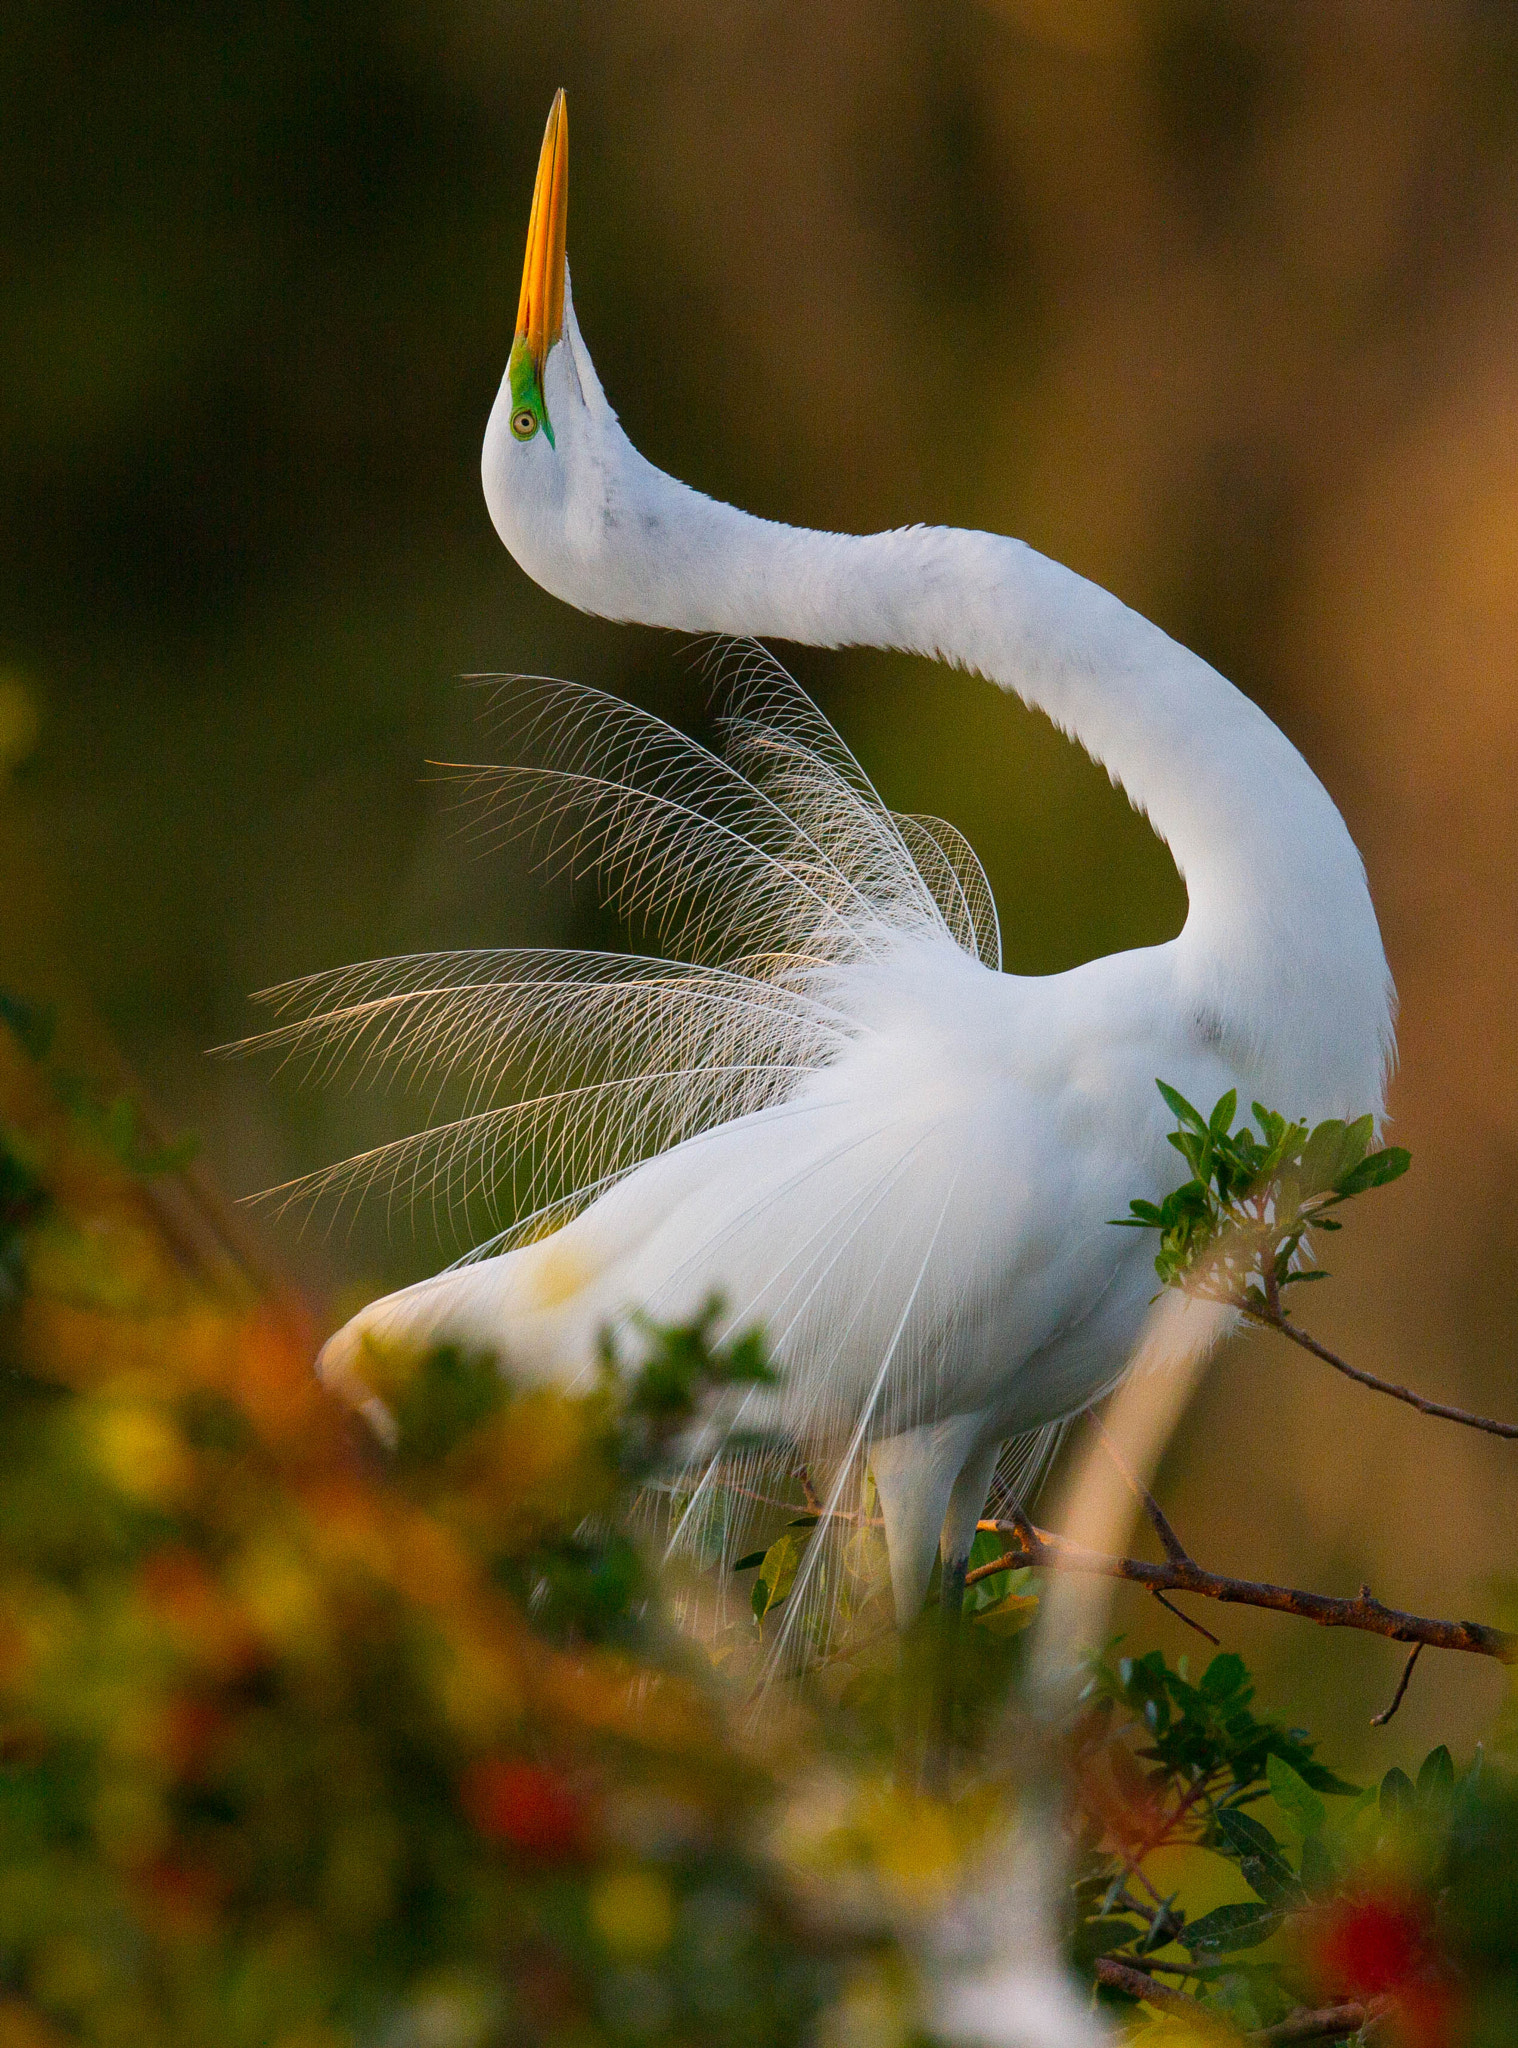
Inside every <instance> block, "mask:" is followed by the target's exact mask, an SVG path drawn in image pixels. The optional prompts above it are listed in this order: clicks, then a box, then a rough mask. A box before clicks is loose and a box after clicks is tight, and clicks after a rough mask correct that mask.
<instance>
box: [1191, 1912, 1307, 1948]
mask: <svg viewBox="0 0 1518 2048" xmlns="http://www.w3.org/2000/svg"><path fill="white" fill-rule="evenodd" d="M1281 1918H1282V1915H1281V1910H1280V1908H1279V1907H1278V1906H1266V1905H1255V1904H1254V1903H1252V1902H1251V1903H1248V1904H1244V1905H1238V1906H1214V1907H1213V1909H1212V1911H1211V1912H1210V1913H1204V1914H1203V1915H1202V1917H1201V1919H1200V1920H1193V1921H1191V1922H1190V1923H1189V1924H1188V1925H1187V1928H1186V1931H1185V1933H1184V1934H1183V1935H1182V1936H1181V1943H1182V1946H1183V1947H1184V1948H1185V1949H1186V1951H1187V1953H1188V1954H1189V1955H1192V1956H1224V1955H1232V1954H1233V1952H1234V1951H1235V1950H1236V1949H1242V1948H1258V1947H1259V1945H1260V1943H1261V1942H1262V1941H1269V1939H1270V1937H1271V1936H1272V1935H1273V1934H1274V1933H1275V1931H1276V1929H1277V1928H1278V1927H1279V1926H1280V1924H1281Z"/></svg>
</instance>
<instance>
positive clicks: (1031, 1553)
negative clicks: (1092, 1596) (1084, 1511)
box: [965, 1514, 1518, 1664]
mask: <svg viewBox="0 0 1518 2048" xmlns="http://www.w3.org/2000/svg"><path fill="white" fill-rule="evenodd" d="M980 1526H981V1527H982V1528H983V1529H994V1530H996V1531H997V1533H998V1534H1001V1535H1010V1536H1015V1537H1016V1538H1017V1540H1018V1544H1019V1548H1017V1549H1016V1550H1009V1551H1007V1552H1006V1554H1005V1555H1004V1556H1002V1557H998V1558H994V1559H993V1560H992V1561H991V1563H989V1564H983V1565H980V1566H978V1567H977V1569H976V1570H974V1571H973V1572H969V1573H967V1574H966V1579H965V1583H966V1584H967V1585H973V1584H974V1583H975V1582H976V1580H977V1579H988V1578H991V1577H992V1576H993V1575H994V1574H995V1573H997V1572H1006V1571H1018V1570H1021V1569H1022V1568H1024V1567H1026V1566H1031V1567H1032V1568H1034V1569H1035V1570H1038V1571H1056V1572H1061V1571H1063V1572H1090V1573H1094V1574H1096V1575H1098V1576H1100V1577H1103V1578H1109V1579H1127V1580H1129V1581H1130V1582H1131V1583H1132V1584H1134V1585H1136V1586H1143V1587H1145V1588H1146V1589H1147V1590H1148V1591H1149V1592H1151V1593H1155V1592H1158V1593H1196V1594H1198V1595H1200V1597H1201V1598H1202V1599H1204V1600H1221V1601H1225V1602H1228V1603H1231V1604H1233V1605H1236V1606H1241V1607H1264V1608H1268V1609H1270V1610H1271V1611H1272V1612H1274V1613H1277V1614H1295V1615H1298V1616H1300V1617H1301V1618H1302V1619H1303V1620H1304V1621H1315V1622H1317V1623H1318V1625H1319V1626H1320V1627H1322V1628H1353V1629H1363V1630H1364V1631H1365V1632H1366V1633H1367V1634H1369V1635H1375V1636H1386V1637H1388V1638H1389V1639H1390V1640H1391V1641H1392V1642H1394V1643H1428V1644H1429V1645H1431V1646H1432V1647H1433V1648H1434V1649H1436V1650H1466V1651H1468V1652H1470V1654H1471V1655H1473V1656H1477V1657H1495V1658H1496V1659H1497V1661H1498V1662H1499V1663H1502V1664H1518V1635H1512V1634H1510V1633H1509V1632H1508V1631H1507V1630H1506V1629H1500V1628H1490V1627H1488V1626H1487V1624H1486V1623H1484V1622H1480V1621H1438V1620H1432V1619H1430V1618H1428V1617H1427V1616H1424V1615H1419V1614H1404V1613H1402V1612H1401V1611H1400V1609H1398V1608H1395V1607H1385V1606H1383V1605H1382V1603H1381V1602H1380V1601H1379V1600H1376V1599H1373V1598H1372V1597H1371V1592H1370V1588H1369V1587H1368V1586H1362V1587H1361V1588H1360V1590H1359V1592H1358V1593H1357V1594H1356V1595H1355V1596H1354V1598H1353V1599H1352V1600H1341V1599H1335V1598H1334V1597H1333V1596H1332V1595H1330V1594H1327V1593H1305V1592H1301V1591H1299V1590H1297V1589H1296V1588H1295V1587H1292V1586H1273V1585H1270V1584H1268V1583H1266V1582H1264V1581H1261V1580H1255V1579H1233V1578H1228V1577H1226V1576H1225V1575H1224V1574H1223V1573H1221V1572H1210V1571H1207V1570H1205V1569H1204V1568H1203V1567H1202V1566H1201V1565H1199V1564H1196V1563H1194V1562H1192V1560H1191V1559H1189V1558H1188V1559H1187V1560H1186V1561H1185V1562H1184V1563H1181V1562H1179V1561H1178V1560H1176V1559H1174V1558H1169V1559H1167V1560H1166V1562H1165V1563H1164V1564H1150V1563H1148V1562H1146V1561H1145V1560H1144V1559H1142V1558H1136V1557H1109V1556H1107V1555H1106V1554H1105V1553H1104V1552H1102V1551H1098V1550H1087V1549H1086V1548H1085V1547H1084V1545H1082V1544H1079V1543H1071V1542H1070V1541H1068V1539H1067V1538H1065V1537H1063V1536H1054V1535H1051V1534H1050V1533H1049V1532H1048V1531H1047V1530H1044V1529H1035V1528H1034V1527H1033V1525H1032V1523H1030V1522H1029V1521H1028V1519H1027V1517H1026V1516H1025V1515H1022V1514H1016V1515H1014V1516H1013V1518H1012V1520H1011V1522H1010V1523H1006V1522H982V1523H981V1525H980Z"/></svg>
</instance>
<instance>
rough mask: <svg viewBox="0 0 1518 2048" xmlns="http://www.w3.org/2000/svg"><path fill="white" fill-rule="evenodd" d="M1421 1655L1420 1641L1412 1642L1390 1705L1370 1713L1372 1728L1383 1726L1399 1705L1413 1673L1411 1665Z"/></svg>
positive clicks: (1421, 1646)
mask: <svg viewBox="0 0 1518 2048" xmlns="http://www.w3.org/2000/svg"><path fill="white" fill-rule="evenodd" d="M1422 1655H1423V1645H1422V1644H1421V1643H1414V1644H1413V1646H1412V1648H1411V1649H1410V1650H1409V1651H1408V1653H1407V1662H1406V1663H1405V1664H1404V1665H1403V1667H1402V1676H1401V1677H1400V1678H1399V1679H1398V1680H1397V1690H1396V1691H1395V1692H1394V1693H1393V1694H1392V1696H1391V1705H1390V1706H1389V1707H1383V1708H1382V1710H1381V1712H1380V1713H1379V1714H1372V1715H1371V1717H1370V1725H1371V1727H1372V1728H1384V1727H1385V1726H1386V1724H1387V1722H1388V1721H1389V1720H1390V1719H1391V1717H1392V1715H1393V1714H1395V1713H1396V1711H1397V1709H1398V1707H1400V1706H1401V1704H1402V1695H1403V1694H1404V1693H1405V1692H1406V1691H1407V1681H1408V1680H1409V1679H1410V1678H1411V1677H1412V1675H1413V1666H1414V1665H1415V1664H1416V1663H1417V1661H1418V1659H1419V1658H1420V1657H1421V1656H1422Z"/></svg>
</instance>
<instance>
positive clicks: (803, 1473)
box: [796, 1465, 822, 1515]
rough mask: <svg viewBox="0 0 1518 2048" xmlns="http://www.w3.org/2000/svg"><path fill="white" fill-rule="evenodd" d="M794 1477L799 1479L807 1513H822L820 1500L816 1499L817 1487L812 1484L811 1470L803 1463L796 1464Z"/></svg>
mask: <svg viewBox="0 0 1518 2048" xmlns="http://www.w3.org/2000/svg"><path fill="white" fill-rule="evenodd" d="M796 1477H797V1478H798V1479H799V1480H800V1481H801V1492H802V1496H803V1498H804V1499H805V1501H806V1505H807V1511H808V1513H809V1514H813V1515H820V1514H821V1513H822V1502H821V1501H820V1500H819V1499H818V1497H817V1489H816V1487H815V1486H813V1484H812V1475H811V1472H810V1471H809V1469H808V1468H807V1467H806V1466H805V1465H798V1466H797V1467H796Z"/></svg>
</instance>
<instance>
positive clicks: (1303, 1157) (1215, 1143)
mask: <svg viewBox="0 0 1518 2048" xmlns="http://www.w3.org/2000/svg"><path fill="white" fill-rule="evenodd" d="M1155 1085H1156V1087H1157V1088H1158V1089H1159V1091H1160V1094H1161V1095H1162V1096H1163V1097H1164V1099H1165V1102H1166V1104H1167V1106H1168V1107H1169V1108H1170V1110H1171V1111H1172V1112H1173V1113H1174V1115H1175V1116H1176V1118H1177V1120H1178V1128H1177V1129H1176V1130H1174V1131H1172V1132H1171V1133H1170V1143H1171V1144H1172V1145H1173V1146H1174V1147H1175V1149H1176V1150H1177V1151H1178V1152H1179V1153H1180V1155H1181V1157H1182V1158H1183V1159H1184V1160H1185V1161H1186V1164H1187V1165H1188V1166H1189V1167H1190V1168H1191V1174H1192V1177H1191V1179H1190V1180H1188V1181H1186V1182H1184V1183H1183V1184H1182V1185H1181V1186H1180V1187H1178V1188H1176V1189H1175V1190H1173V1192H1172V1193H1170V1194H1168V1195H1167V1196H1166V1197H1165V1199H1164V1201H1163V1202H1147V1201H1133V1202H1130V1203H1129V1205H1128V1207H1129V1210H1130V1212H1131V1213H1130V1214H1129V1215H1127V1216H1123V1217H1114V1218H1113V1221H1114V1223H1116V1224H1117V1225H1118V1226H1119V1227H1120V1228H1126V1229H1130V1230H1157V1231H1158V1232H1159V1233H1160V1249H1159V1252H1158V1254H1157V1255H1156V1258H1155V1261H1154V1269H1155V1272H1156V1273H1157V1274H1158V1275H1159V1277H1160V1279H1161V1280H1162V1281H1163V1282H1164V1284H1165V1285H1166V1286H1167V1287H1179V1288H1180V1289H1181V1290H1182V1292H1183V1293H1186V1294H1191V1295H1195V1296H1196V1297H1197V1298H1198V1299H1200V1300H1204V1301H1217V1302H1222V1303H1223V1304H1224V1305H1225V1306H1226V1307H1228V1308H1232V1309H1236V1310H1237V1311H1238V1313H1239V1314H1240V1315H1241V1316H1245V1317H1247V1319H1248V1320H1249V1321H1250V1322H1252V1323H1258V1324H1261V1325H1262V1326H1263V1327H1264V1328H1266V1329H1269V1330H1278V1331H1279V1332H1280V1334H1281V1335H1282V1336H1283V1337H1288V1338H1290V1340H1291V1342H1292V1343H1293V1344H1297V1345H1300V1346H1301V1348H1302V1349H1303V1350H1304V1351H1309V1352H1311V1353H1312V1355H1313V1357H1314V1358H1320V1359H1322V1360H1323V1362H1324V1364H1325V1365H1331V1366H1332V1367H1333V1368H1334V1370H1335V1371H1336V1372H1342V1373H1343V1374H1344V1375H1345V1376H1346V1378H1348V1379H1352V1380H1354V1381H1356V1382H1357V1383H1358V1384H1359V1385H1360V1386H1362V1387H1370V1388H1371V1389H1372V1390H1373V1391H1374V1392H1376V1393H1378V1394H1389V1395H1390V1396H1391V1397H1392V1399H1393V1400H1395V1401H1403V1402H1406V1404H1407V1405H1408V1406H1409V1407H1411V1408H1416V1409H1417V1410H1418V1412H1419V1414H1420V1415H1432V1416H1437V1417H1438V1418H1439V1419H1440V1420H1442V1421H1445V1422H1459V1423H1463V1424H1464V1425H1465V1426H1466V1427H1467V1428H1469V1429H1480V1430H1485V1431H1486V1432H1487V1434H1488V1435H1490V1436H1500V1437H1507V1438H1510V1439H1511V1438H1518V1423H1512V1422H1498V1421H1496V1420H1494V1419H1493V1418H1492V1417H1491V1416H1488V1415H1476V1414H1474V1413H1472V1411H1471V1410H1470V1409H1468V1408H1457V1407H1455V1406H1453V1405H1452V1404H1451V1403H1448V1402H1444V1401H1431V1400H1429V1399H1428V1398H1427V1397H1426V1396H1425V1395H1422V1394H1419V1393H1415V1392H1414V1391H1413V1389H1412V1388H1411V1387H1403V1386H1399V1385H1397V1384H1396V1382H1395V1381H1392V1380H1386V1379H1382V1378H1381V1377H1380V1375H1379V1374H1377V1373H1371V1372H1366V1371H1364V1370H1363V1369H1362V1368H1361V1367H1359V1366H1354V1365H1351V1364H1349V1362H1348V1360H1346V1359H1343V1358H1341V1357H1340V1356H1339V1355H1338V1353H1337V1352H1335V1351H1330V1350H1329V1348H1328V1346H1327V1345H1326V1344H1322V1343H1320V1342H1319V1341H1318V1339H1317V1338H1316V1337H1312V1336H1309V1335H1308V1333H1307V1332H1306V1331H1305V1330H1303V1329H1300V1328H1299V1327H1298V1326H1297V1324H1296V1323H1295V1322H1294V1321H1293V1320H1292V1319H1291V1314H1290V1311H1289V1310H1288V1308H1287V1307H1286V1305H1285V1296H1286V1290H1287V1289H1288V1288H1291V1287H1301V1286H1304V1285H1306V1284H1307V1283H1308V1282H1310V1281H1315V1280H1326V1279H1327V1278H1328V1274H1327V1272H1326V1271H1325V1270H1324V1268H1323V1267H1322V1266H1321V1265H1319V1264H1318V1263H1317V1262H1316V1260H1315V1259H1312V1245H1311V1233H1312V1232H1314V1231H1332V1230H1339V1229H1342V1227H1343V1226H1342V1224H1341V1223H1340V1221H1339V1219H1338V1218H1337V1217H1336V1216H1334V1215H1332V1214H1331V1213H1330V1212H1331V1211H1332V1210H1334V1209H1337V1208H1339V1207H1340V1206H1341V1205H1342V1204H1343V1203H1345V1202H1348V1201H1352V1200H1353V1199H1354V1197H1355V1196H1356V1195H1363V1194H1368V1193H1369V1192H1370V1190H1371V1189H1372V1188H1381V1187H1385V1186H1387V1185H1388V1183H1390V1182H1391V1181H1394V1180H1399V1179H1400V1178H1401V1176H1402V1175H1403V1174H1404V1173H1406V1171H1407V1169H1408V1167H1409V1165H1410V1164H1411V1163H1412V1162H1411V1159H1410V1157H1409V1155H1408V1153H1407V1152H1406V1151H1404V1150H1403V1148H1402V1147H1401V1146H1400V1145H1388V1146H1385V1147H1383V1148H1382V1149H1381V1150H1380V1151H1372V1150H1371V1137H1372V1134H1373V1131H1374V1127H1375V1124H1374V1119H1373V1118H1372V1117H1369V1116H1362V1117H1358V1118H1357V1119H1356V1120H1355V1122H1353V1123H1348V1124H1347V1123H1344V1122H1342V1121H1341V1120H1340V1119H1339V1118H1336V1117H1334V1118H1330V1119H1329V1120H1328V1121H1327V1122H1325V1123H1321V1124H1317V1125H1315V1126H1314V1127H1313V1128H1312V1129H1309V1128H1308V1126H1307V1125H1306V1124H1305V1123H1300V1122H1298V1123H1292V1122H1288V1120H1287V1119H1286V1118H1285V1117H1284V1116H1281V1115H1280V1114H1278V1112H1276V1111H1275V1110H1271V1109H1266V1108H1265V1106H1264V1105H1263V1104H1262V1103H1259V1102H1256V1103H1253V1104H1252V1105H1251V1108H1252V1110H1253V1113H1254V1117H1255V1121H1256V1122H1257V1123H1258V1124H1259V1127H1260V1133H1261V1135H1260V1136H1258V1137H1256V1135H1255V1133H1254V1130H1253V1128H1252V1127H1251V1126H1249V1125H1247V1124H1245V1125H1243V1126H1241V1127H1240V1128H1239V1129H1238V1130H1233V1129H1232V1128H1231V1126H1232V1124H1233V1120H1234V1116H1235V1114H1236V1113H1237V1110H1238V1094H1237V1091H1236V1090H1234V1089H1232V1088H1230V1089H1229V1091H1228V1093H1227V1094H1226V1095H1223V1096H1220V1097H1219V1099H1218V1101H1217V1102H1216V1103H1215V1104H1214V1106H1213V1110H1212V1114H1211V1115H1210V1116H1203V1114H1202V1112H1201V1111H1200V1110H1199V1109H1197V1108H1196V1107H1195V1105H1194V1104H1192V1103H1190V1102H1188V1101H1187V1100H1186V1098H1185V1096H1184V1095H1182V1094H1181V1093H1180V1092H1179V1090H1178V1089H1175V1088H1172V1087H1170V1086H1169V1085H1168V1084H1167V1083H1166V1082H1164V1081H1157V1082H1156V1083H1155ZM1309 1261H1311V1262H1310V1263H1309Z"/></svg>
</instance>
